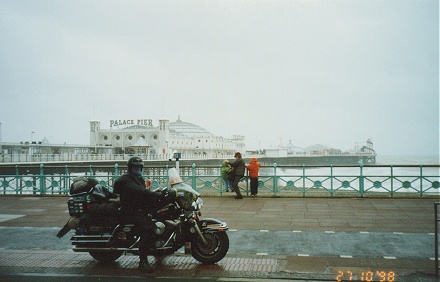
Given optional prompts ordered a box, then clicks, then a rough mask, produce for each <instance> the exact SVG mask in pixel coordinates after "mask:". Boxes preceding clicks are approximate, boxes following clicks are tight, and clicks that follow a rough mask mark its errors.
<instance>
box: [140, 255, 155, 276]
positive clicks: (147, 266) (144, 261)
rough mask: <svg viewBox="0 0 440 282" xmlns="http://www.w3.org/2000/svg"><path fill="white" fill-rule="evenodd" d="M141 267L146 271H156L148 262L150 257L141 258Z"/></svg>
mask: <svg viewBox="0 0 440 282" xmlns="http://www.w3.org/2000/svg"><path fill="white" fill-rule="evenodd" d="M139 269H140V270H141V271H142V272H145V273H153V272H154V269H153V267H151V265H150V263H149V262H148V258H144V259H143V258H141V259H140V261H139Z"/></svg>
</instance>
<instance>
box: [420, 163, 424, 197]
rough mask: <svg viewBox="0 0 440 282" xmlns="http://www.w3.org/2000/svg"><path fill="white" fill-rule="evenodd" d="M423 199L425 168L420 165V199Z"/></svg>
mask: <svg viewBox="0 0 440 282" xmlns="http://www.w3.org/2000/svg"><path fill="white" fill-rule="evenodd" d="M422 197H423V166H422V165H420V198H422Z"/></svg>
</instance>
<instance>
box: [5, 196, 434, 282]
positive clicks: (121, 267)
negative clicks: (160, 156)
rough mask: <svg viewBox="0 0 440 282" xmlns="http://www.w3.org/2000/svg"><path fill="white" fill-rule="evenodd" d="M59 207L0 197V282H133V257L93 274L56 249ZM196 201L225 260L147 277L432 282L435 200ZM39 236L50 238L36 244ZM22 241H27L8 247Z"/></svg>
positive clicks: (91, 266)
mask: <svg viewBox="0 0 440 282" xmlns="http://www.w3.org/2000/svg"><path fill="white" fill-rule="evenodd" d="M67 199H68V197H41V196H38V197H31V196H22V197H18V196H0V243H1V247H0V276H1V277H3V278H4V279H6V280H8V279H10V280H17V278H20V277H22V276H21V275H22V274H23V273H26V275H27V276H29V275H30V277H33V276H32V274H37V273H40V274H38V275H41V273H45V275H48V273H50V275H52V276H57V275H58V274H59V275H60V276H63V277H66V275H67V276H69V275H72V276H75V277H78V275H79V276H81V277H82V276H83V275H87V276H90V277H101V276H114V277H121V278H122V277H132V278H133V277H142V276H143V274H140V273H139V272H138V271H137V269H136V266H137V257H135V256H131V255H127V256H123V257H121V258H120V259H118V260H117V261H116V262H115V263H113V264H111V265H110V266H106V265H102V264H100V263H98V262H96V261H94V260H93V259H92V258H91V257H90V256H89V255H88V254H82V253H73V252H72V251H70V250H69V245H68V239H69V238H70V236H69V235H66V236H65V238H64V241H63V244H64V245H60V246H59V247H57V244H59V243H58V242H59V239H58V238H56V237H55V234H56V232H57V231H58V229H59V228H61V227H62V226H63V225H64V224H65V222H66V221H67V219H68V218H69V214H68V212H67V204H66V201H67ZM203 200H204V207H203V209H202V213H203V217H213V218H218V219H220V220H223V221H226V222H227V223H228V225H229V228H230V231H229V232H228V233H229V236H230V245H231V248H230V251H229V253H228V255H227V256H226V258H225V259H223V260H222V261H220V262H219V263H218V264H216V265H214V266H204V265H201V264H199V263H198V262H196V261H195V260H194V259H192V258H191V257H190V256H186V255H184V254H182V253H179V254H175V255H173V256H170V257H167V258H166V259H165V260H163V261H155V260H154V264H155V265H156V271H155V273H154V274H152V275H149V276H151V277H156V278H160V277H191V278H193V279H195V278H200V279H201V278H203V277H205V278H206V277H210V278H212V280H216V279H220V278H221V279H226V278H228V279H237V280H231V281H244V279H265V280H267V279H284V280H283V281H285V280H301V279H304V280H312V281H338V279H339V278H340V280H342V281H381V279H382V278H384V277H385V280H383V281H438V280H437V279H436V278H435V277H434V273H435V265H434V230H435V222H434V203H435V202H440V198H437V199H432V198H430V199H395V198H386V199H378V198H262V197H256V198H249V197H245V198H244V199H243V200H235V199H234V198H233V195H232V194H226V195H225V196H221V197H204V198H203ZM45 232H48V234H53V237H50V238H45V236H43V235H42V234H46V233H45ZM26 234H28V237H27V238H28V239H29V241H28V242H25V243H20V242H17V241H21V239H20V238H21V237H20V236H25V235H26ZM47 237H48V236H47ZM67 237H69V238H67ZM57 240H58V241H57ZM51 242H52V243H51ZM47 244H48V245H49V246H47V247H45V245H47ZM51 244H52V246H50V245H51ZM338 250H340V251H341V252H340V253H338ZM151 259H152V260H153V258H151ZM370 278H371V279H370ZM350 279H351V280H350ZM369 279H370V280H369ZM393 279H394V280H393ZM2 280H3V279H2ZM218 281H220V280H218ZM222 281H227V280H222Z"/></svg>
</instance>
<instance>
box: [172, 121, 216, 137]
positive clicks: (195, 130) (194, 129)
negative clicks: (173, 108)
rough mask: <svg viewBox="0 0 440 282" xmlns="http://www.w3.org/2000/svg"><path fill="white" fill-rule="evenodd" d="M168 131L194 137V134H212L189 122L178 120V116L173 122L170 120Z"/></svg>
mask: <svg viewBox="0 0 440 282" xmlns="http://www.w3.org/2000/svg"><path fill="white" fill-rule="evenodd" d="M169 128H170V133H174V134H182V135H186V136H189V137H196V136H206V137H208V136H212V133H211V132H209V131H208V130H206V129H204V128H202V127H200V126H198V125H195V124H192V123H189V122H183V121H181V120H180V116H179V118H178V119H177V121H175V122H170V124H169Z"/></svg>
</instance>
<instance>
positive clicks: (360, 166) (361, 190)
mask: <svg viewBox="0 0 440 282" xmlns="http://www.w3.org/2000/svg"><path fill="white" fill-rule="evenodd" d="M363 168H364V164H363V163H362V162H361V163H360V164H359V169H360V174H359V193H360V194H361V197H362V198H363V197H364V173H363Z"/></svg>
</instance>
